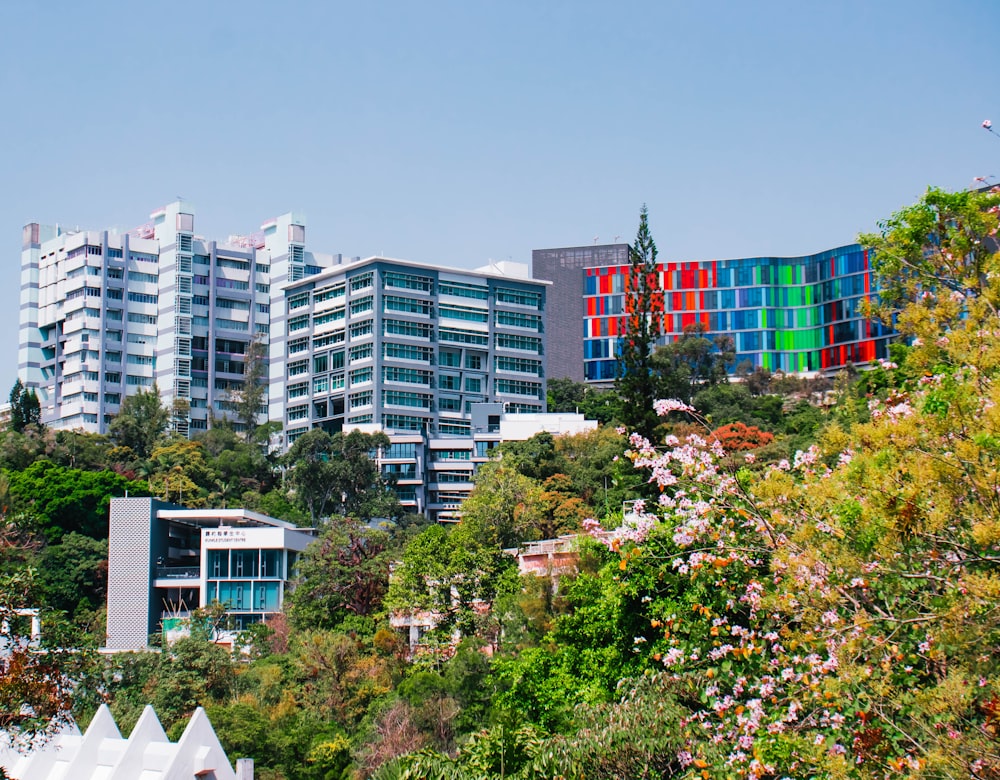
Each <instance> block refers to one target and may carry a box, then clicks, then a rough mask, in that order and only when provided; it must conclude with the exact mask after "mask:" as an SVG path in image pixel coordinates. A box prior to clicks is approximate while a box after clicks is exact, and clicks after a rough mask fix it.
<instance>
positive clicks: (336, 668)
mask: <svg viewBox="0 0 1000 780" xmlns="http://www.w3.org/2000/svg"><path fill="white" fill-rule="evenodd" d="M998 212H1000V195H997V194H995V193H988V194H976V193H973V194H968V193H958V194H948V193H941V192H938V191H931V192H929V193H928V195H927V196H926V197H925V198H924V199H923V200H922V201H921V202H920V203H919V204H917V205H915V206H913V207H911V208H909V209H905V210H903V211H902V212H900V213H899V214H897V215H895V216H894V217H893V218H891V219H890V220H887V221H886V222H885V224H884V225H883V229H882V232H881V233H879V234H878V235H872V236H866V237H864V240H865V241H866V243H868V244H869V245H870V246H872V247H873V249H874V250H875V254H874V257H875V258H876V260H875V262H876V271H877V272H878V273H880V274H881V275H882V277H883V280H884V281H883V284H884V285H885V289H886V290H887V292H886V294H885V295H884V296H883V298H882V300H881V301H879V302H874V303H873V304H872V306H873V311H874V312H875V313H876V314H880V315H882V316H891V317H893V318H894V322H896V323H897V325H898V327H899V329H900V331H901V333H902V336H903V338H902V340H901V341H900V343H898V344H895V345H893V347H892V359H891V360H888V361H883V362H882V363H881V364H880V365H877V366H872V367H870V370H868V371H865V372H854V371H845V372H843V373H842V374H841V375H840V376H839V377H837V378H836V379H835V380H833V381H829V380H822V379H819V380H803V379H797V378H794V377H781V376H771V375H768V374H766V372H760V371H757V372H753V373H748V372H742V375H741V379H742V380H743V381H741V382H739V383H730V382H728V381H727V379H726V377H725V376H724V375H723V374H722V373H720V371H719V368H720V366H721V365H722V363H723V362H724V361H725V360H727V359H728V358H727V357H726V345H725V344H709V343H707V342H706V340H705V339H704V338H702V337H701V335H700V334H699V333H697V332H692V333H690V334H687V338H686V339H684V340H682V342H678V345H677V346H676V347H675V348H673V349H666V350H665V351H664V350H660V351H658V352H656V353H654V354H650V356H649V358H650V365H651V366H656V365H659V369H656V370H652V369H651V371H652V373H651V376H653V377H655V378H656V379H657V382H659V383H660V384H658V385H656V387H659V388H660V389H661V390H662V389H670V390H671V391H672V394H673V396H674V398H673V399H672V400H669V401H660V402H658V403H657V404H656V413H657V416H656V417H655V419H654V420H652V422H651V424H650V426H649V427H650V430H651V434H650V435H651V436H652V437H653V438H652V439H650V438H649V437H644V436H642V435H631V436H628V437H626V436H625V434H624V432H622V431H616V430H615V429H614V428H613V427H611V425H605V426H602V427H601V428H599V429H598V430H596V431H594V432H592V433H587V434H580V435H577V436H564V437H552V436H549V435H546V434H542V435H539V436H536V437H534V438H533V439H531V440H529V441H525V442H510V443H506V444H504V445H502V446H501V447H500V448H499V450H498V452H497V456H498V457H497V459H496V460H495V461H493V462H491V463H489V464H487V465H486V466H485V467H483V468H481V469H480V471H479V473H478V476H477V478H476V487H475V490H474V492H473V495H472V496H471V497H470V499H469V500H468V502H467V503H466V504H465V505H464V507H463V519H462V522H460V523H458V524H456V525H452V526H444V525H434V526H429V527H428V526H425V525H422V524H421V523H420V522H419V521H417V519H416V518H405V519H404V518H398V519H399V522H398V523H385V524H382V525H379V526H378V527H377V528H373V527H372V526H371V525H369V524H367V523H366V522H365V521H368V520H370V519H371V518H373V517H386V518H395V517H396V516H397V515H398V509H397V508H395V507H394V505H393V502H392V499H391V493H390V489H391V485H386V484H385V483H383V482H381V481H380V479H379V477H378V474H377V472H376V471H375V470H374V469H373V466H372V464H371V462H370V460H369V459H368V453H369V452H370V450H372V449H373V448H375V447H378V446H384V442H383V441H380V440H377V439H372V438H358V437H360V434H358V435H357V437H354V434H350V435H348V436H341V435H338V436H329V435H327V434H325V433H323V432H314V433H312V434H306V435H305V436H303V437H301V438H300V439H299V440H298V441H297V442H296V447H293V448H292V451H291V452H290V453H289V455H288V456H286V459H285V460H283V461H282V462H280V463H279V462H277V461H275V460H274V459H272V458H270V457H269V456H267V455H266V454H265V453H264V452H263V451H262V450H261V449H260V448H259V447H258V446H257V445H255V444H253V443H248V442H247V441H246V440H245V439H244V438H243V437H240V436H237V435H236V434H235V432H234V431H233V430H232V429H231V428H229V427H228V426H227V425H226V424H225V423H220V424H218V425H217V426H216V427H215V428H213V429H212V430H210V431H208V432H206V433H205V434H203V435H201V436H200V437H198V438H197V439H196V440H193V441H186V440H176V439H171V438H170V437H168V436H164V435H163V433H162V431H161V433H160V434H159V435H158V436H156V437H153V439H152V440H151V442H150V444H149V446H148V452H147V453H146V455H144V456H142V457H140V456H139V455H138V451H136V450H135V449H134V448H132V447H131V446H130V447H129V449H128V451H125V450H124V448H122V447H120V446H119V447H114V446H112V444H111V442H110V441H108V440H107V439H104V438H103V437H88V436H85V435H82V434H73V435H66V434H59V435H53V434H52V433H51V432H48V431H44V430H43V429H41V428H39V427H38V426H37V425H34V424H29V425H27V426H25V427H24V428H23V430H19V431H18V430H10V431H8V432H7V433H6V434H4V437H5V438H4V442H5V444H9V446H5V447H4V448H3V449H2V451H0V458H2V461H0V465H2V467H3V471H2V472H0V503H2V506H3V511H4V516H3V527H2V535H0V578H3V579H2V580H0V597H2V598H0V609H3V608H7V609H8V611H9V608H10V606H11V605H12V604H14V602H15V601H16V602H18V603H22V602H23V603H29V602H30V603H37V604H39V605H40V606H42V607H43V609H44V610H45V611H46V621H47V626H48V627H49V630H50V631H51V632H52V636H53V640H51V641H54V642H62V643H63V644H67V643H70V642H72V643H75V644H76V646H79V647H81V648H86V647H87V645H88V643H89V644H90V645H94V644H96V643H97V642H99V641H100V640H99V637H101V634H102V630H103V629H102V627H101V625H100V623H101V616H100V613H101V608H102V599H103V591H102V588H103V580H102V576H103V572H102V568H101V565H102V562H103V560H104V556H105V555H106V547H105V545H106V539H105V536H104V528H105V526H104V525H103V522H104V521H103V517H102V512H105V511H106V509H105V507H106V502H107V500H108V498H109V497H110V496H111V495H118V494H120V493H119V491H121V492H123V491H124V490H125V489H128V490H129V491H130V494H131V492H132V491H133V490H134V491H136V492H137V493H138V492H141V491H142V490H143V489H144V483H143V482H142V481H140V480H138V479H133V478H138V477H142V478H143V479H144V480H147V481H148V486H149V490H150V491H151V492H152V493H154V494H156V495H170V496H171V497H172V498H181V497H182V498H183V501H184V502H185V503H189V504H190V505H207V504H211V505H218V504H221V503H228V504H230V505H233V504H235V503H237V502H238V503H242V504H244V505H247V506H250V507H252V508H257V509H261V510H262V511H271V510H273V513H274V514H276V515H278V516H281V517H285V518H288V519H295V520H299V521H304V520H307V519H312V520H314V521H315V522H316V523H317V524H318V525H320V527H321V533H320V536H319V538H318V539H317V541H316V542H315V543H314V545H313V546H312V547H311V548H310V549H309V550H308V551H307V552H306V554H305V555H303V557H302V560H301V565H300V570H299V576H300V580H299V583H298V589H297V590H296V591H295V593H294V594H292V595H291V597H290V598H289V600H288V602H287V605H288V607H287V615H282V616H279V618H277V619H275V620H273V621H270V622H269V624H268V625H265V626H255V627H254V628H253V629H251V630H249V631H247V632H245V634H244V636H243V640H242V644H243V645H244V646H245V653H243V654H240V655H239V656H238V657H233V656H231V655H229V654H228V653H227V652H226V651H224V650H222V649H221V648H220V647H217V646H215V645H213V644H211V643H210V642H209V641H208V633H209V632H208V631H207V630H206V629H205V625H207V623H206V624H204V625H202V624H196V625H195V627H194V635H193V636H192V637H191V638H189V639H184V640H181V641H179V642H177V643H175V644H174V645H172V646H171V647H170V648H166V649H165V650H164V651H163V652H162V653H159V654H136V655H128V656H116V657H113V658H110V659H109V658H104V657H98V656H96V655H93V654H90V653H86V652H84V653H80V654H73V655H72V659H69V658H60V657H57V656H52V657H51V658H46V659H44V660H45V662H46V664H47V665H39V664H38V663H36V664H35V665H34V666H32V664H31V663H30V661H31V657H30V656H26V655H22V656H20V663H22V667H19V668H17V669H13V670H10V669H4V673H3V674H2V675H0V705H2V703H3V702H8V704H6V705H3V706H0V712H6V713H8V721H9V720H10V716H9V713H11V712H21V710H20V709H19V708H17V707H15V706H14V705H12V704H9V702H13V701H15V700H23V699H26V698H29V694H31V693H32V692H33V693H34V694H35V697H36V698H35V700H36V701H37V702H38V707H39V711H40V712H45V713H50V712H54V711H58V710H59V709H60V708H65V707H66V706H67V704H68V703H69V702H68V701H67V699H66V691H67V690H68V689H67V688H65V687H60V685H62V683H63V682H64V681H66V680H68V679H70V677H72V678H73V679H75V680H78V681H80V682H78V684H77V686H76V688H75V689H74V691H75V695H74V700H73V705H74V707H75V709H76V713H77V715H78V716H80V717H81V718H82V719H83V720H84V721H85V720H86V718H87V716H88V714H89V713H90V712H92V711H93V710H94V709H95V708H96V706H97V703H98V702H99V701H101V700H108V701H109V702H110V703H111V706H112V709H113V711H114V712H115V714H116V717H118V718H119V722H120V724H121V725H122V727H123V730H127V729H128V728H129V727H130V725H131V723H132V722H134V720H135V719H136V718H137V717H138V715H139V713H140V711H141V707H142V706H143V705H144V704H146V703H152V704H153V705H154V706H155V707H156V709H157V712H158V713H159V715H160V717H161V718H162V719H163V721H164V722H165V724H166V725H167V727H168V730H169V731H171V732H172V735H173V736H176V735H177V730H178V729H179V728H181V727H182V725H183V723H184V719H185V717H186V716H187V715H188V714H189V713H190V712H191V710H192V709H193V708H194V707H195V706H197V705H198V704H202V705H205V706H207V707H208V708H209V715H210V717H211V719H212V721H213V723H214V724H215V726H216V729H217V731H218V733H219V735H220V738H221V739H222V742H223V744H224V746H225V747H226V749H227V750H228V751H229V754H230V756H231V757H233V758H235V757H237V756H242V755H251V756H253V757H254V758H255V760H256V766H257V774H258V776H259V777H261V778H262V779H263V780H299V779H300V778H301V779H302V780H311V779H312V778H353V777H358V778H361V777H377V778H382V780H390V779H392V778H500V777H505V778H512V777H519V778H557V777H561V778H584V777H587V778H589V777H602V778H603V777H607V778H623V779H624V778H637V777H639V778H641V777H645V778H702V780H705V779H709V780H711V779H713V778H718V779H719V780H731V779H733V780H734V779H735V778H776V779H777V778H785V777H788V778H800V777H802V778H824V779H825V778H830V780H832V779H833V778H859V779H861V778H863V779H865V780H868V779H871V780H874V779H875V778H878V779H879V780H885V778H895V777H899V778H914V780H916V778H921V779H922V780H923V779H925V778H926V779H929V778H959V777H962V778H965V777H972V778H977V779H978V780H987V779H992V778H997V777H1000V758H998V755H1000V629H998V626H1000V621H998V619H997V617H998V609H1000V607H998V605H1000V568H998V567H1000V500H998V488H997V485H998V484H1000V383H998V379H1000V342H998V341H997V338H996V335H997V334H998V333H1000V256H998V254H997V253H996V252H995V249H996V242H995V236H996V233H997V225H998ZM638 243H640V242H639V241H638V240H637V244H638ZM642 243H643V245H644V246H645V247H646V251H647V252H648V250H649V246H648V244H647V243H646V242H645V240H644V241H643V242H642ZM649 243H651V239H649ZM671 382H673V384H670V383H671ZM588 392H589V396H588ZM550 396H551V397H550V403H551V404H553V406H559V407H561V408H576V406H578V405H582V404H585V403H588V402H594V399H595V397H600V398H603V400H602V401H600V403H598V404H596V405H597V406H599V407H600V408H602V409H604V410H606V411H608V417H607V418H606V419H607V420H609V421H613V420H615V421H621V420H624V419H626V418H625V417H624V416H622V415H621V409H622V406H621V404H620V402H619V401H618V399H617V397H615V396H614V395H613V394H611V395H602V394H597V393H594V392H592V391H586V390H582V389H581V388H579V387H577V386H574V385H573V383H569V382H562V383H551V385H550ZM567 405H570V406H569V407H568V406H567ZM352 437H354V438H353V439H352ZM300 442H301V445H300V444H299V443H300ZM282 468H284V469H285V470H286V475H285V479H284V480H282V479H281V478H280V474H281V469H282ZM641 497H645V498H646V499H647V500H646V501H645V502H644V503H643V502H640V503H639V504H637V505H636V504H632V503H631V501H632V500H634V499H636V498H641ZM626 502H628V503H626ZM623 505H624V509H623ZM589 518H597V520H591V519H589ZM581 531H583V532H584V533H583V534H581V535H580V536H579V537H578V538H577V541H576V547H575V553H574V559H573V560H574V565H573V566H572V567H571V568H570V569H559V568H557V567H555V566H554V565H553V566H552V568H550V569H542V570H538V575H536V574H527V573H525V574H522V573H520V572H519V569H518V565H517V560H516V558H515V557H514V555H513V554H512V553H511V552H510V551H509V550H507V551H505V549H504V548H512V547H516V546H519V545H524V544H526V543H530V542H532V541H535V540H539V539H547V538H552V537H554V536H558V535H560V534H567V533H578V532H581ZM390 569H391V570H392V573H391V575H390ZM4 588H6V589H7V592H6V594H4V592H3V590H4ZM11 594H13V598H12V595H11ZM60 615H62V616H63V618H62V619H60V618H59V616H60ZM410 621H414V622H415V623H416V624H417V625H419V626H420V627H421V632H420V638H419V640H420V641H419V644H418V645H417V646H416V647H415V648H412V649H411V648H409V647H408V645H407V639H408V637H409V632H408V627H409V622H410ZM199 625H201V627H200V628H199ZM36 660H40V659H36ZM50 660H51V661H52V663H49V661H50ZM17 675H19V677H17ZM67 675H68V676H67ZM18 679H20V680H26V681H27V682H28V685H27V687H24V688H18V687H16V686H15V685H13V684H12V683H14V682H16V681H17V680H18ZM53 683H55V685H53ZM15 720H16V719H15ZM10 725H13V726H15V727H17V726H19V725H24V726H30V724H27V723H25V724H21V723H17V722H12V723H11V724H10Z"/></svg>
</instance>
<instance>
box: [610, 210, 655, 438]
mask: <svg viewBox="0 0 1000 780" xmlns="http://www.w3.org/2000/svg"><path fill="white" fill-rule="evenodd" d="M662 333H663V289H662V287H661V285H660V275H659V270H658V268H657V265H656V242H654V241H653V236H652V234H651V233H650V232H649V211H648V209H647V208H646V204H643V206H642V209H641V210H640V211H639V230H638V232H637V233H636V236H635V243H634V244H632V246H631V247H629V273H628V276H627V278H626V282H625V333H624V335H623V336H622V338H621V341H620V344H621V346H620V349H619V353H618V377H617V379H616V381H615V387H616V389H617V391H618V396H619V398H620V401H621V413H620V415H619V416H620V417H621V420H622V422H623V423H624V424H625V426H626V427H627V428H628V429H629V431H630V432H633V431H634V432H637V433H641V434H642V435H643V436H645V437H647V438H652V436H653V432H654V431H655V430H656V426H657V424H658V420H657V416H656V413H655V412H654V411H653V401H654V400H655V395H656V376H655V374H654V373H653V370H652V358H653V350H654V348H655V346H656V340H657V339H658V338H659V337H660V336H661V335H662Z"/></svg>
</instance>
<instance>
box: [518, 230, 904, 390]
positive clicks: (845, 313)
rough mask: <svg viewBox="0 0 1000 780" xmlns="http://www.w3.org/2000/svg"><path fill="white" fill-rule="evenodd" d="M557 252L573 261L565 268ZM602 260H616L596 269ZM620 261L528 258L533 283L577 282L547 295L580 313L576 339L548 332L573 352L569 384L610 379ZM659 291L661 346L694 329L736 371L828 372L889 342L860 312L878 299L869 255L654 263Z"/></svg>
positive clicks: (847, 250)
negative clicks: (715, 344)
mask: <svg viewBox="0 0 1000 780" xmlns="http://www.w3.org/2000/svg"><path fill="white" fill-rule="evenodd" d="M597 249H601V250H603V251H602V252H600V253H598V252H597V251H596V250H597ZM584 250H588V251H587V252H585V251H584ZM613 250H617V251H613ZM564 253H567V254H566V256H567V257H569V258H570V259H571V260H574V262H573V263H571V264H569V265H567V262H566V260H565V258H564V257H563V254H564ZM608 257H611V258H613V259H614V260H615V262H610V263H608V262H601V261H602V260H603V259H605V258H608ZM627 258H628V247H627V246H626V245H624V244H619V245H615V246H613V247H581V248H570V249H551V250H537V251H536V252H534V253H533V261H534V266H533V272H534V275H535V276H536V277H537V278H540V279H549V278H554V277H563V276H566V274H567V271H568V270H570V272H571V273H573V274H575V276H576V281H577V282H578V286H577V289H576V290H573V286H572V285H570V284H567V283H566V281H563V283H562V284H561V285H560V286H559V288H558V289H553V291H552V293H551V294H550V297H551V298H552V299H553V306H554V307H556V306H559V307H561V308H570V307H574V306H575V307H576V311H579V314H580V323H581V326H582V333H580V332H579V331H578V332H577V334H574V333H572V331H571V330H570V329H569V328H564V329H560V330H559V331H554V332H553V333H552V334H550V344H551V349H552V351H553V352H558V353H572V352H573V351H578V352H580V353H581V354H580V357H581V360H580V363H579V365H578V366H573V365H570V366H567V367H566V371H567V373H566V376H569V377H570V378H573V379H576V380H578V381H588V382H598V383H606V382H610V381H612V380H614V378H615V372H616V370H617V360H616V357H617V354H618V348H619V343H620V340H621V338H622V336H623V335H624V332H625V290H626V286H627V279H628V274H629V265H628V261H627ZM659 283H660V286H661V289H662V290H663V299H664V300H663V309H664V311H663V315H664V318H663V319H664V331H665V332H664V335H663V337H662V338H661V343H666V342H668V341H673V340H676V339H677V338H679V337H680V336H681V335H682V334H683V333H684V332H685V329H686V328H689V327H690V326H693V325H701V326H702V327H703V328H704V330H705V334H706V335H707V336H708V337H709V338H712V337H715V336H719V335H722V336H729V337H731V338H732V339H733V342H734V346H735V350H736V359H735V361H734V362H733V364H732V369H733V370H735V368H736V367H737V366H738V365H740V364H744V365H748V366H752V367H754V368H764V369H767V370H770V371H783V372H819V371H826V370H835V369H838V368H843V367H844V366H846V365H848V364H849V363H867V362H869V361H872V360H875V359H878V358H881V357H884V356H885V354H886V345H887V343H888V341H889V339H890V337H891V336H892V331H891V330H889V329H888V328H886V327H885V326H883V325H881V324H880V323H877V322H873V321H871V320H868V319H866V318H865V317H863V316H862V315H861V313H860V311H859V304H860V303H861V302H862V301H864V300H866V299H868V298H870V297H871V296H872V295H873V294H876V291H875V290H873V288H872V275H871V269H870V263H869V256H868V252H867V250H865V249H864V248H862V247H860V246H858V245H851V246H844V247H839V248H836V249H831V250H828V251H825V252H820V253H818V254H814V255H807V256H804V257H767V258H742V259H735V260H708V261H697V262H676V263H670V262H666V263H661V264H660V265H659ZM564 297H565V298H566V301H565V302H563V301H562V298H564ZM578 334H579V335H578ZM564 342H565V343H564ZM581 347H582V349H581ZM570 372H572V373H570ZM551 376H555V374H554V373H553V374H551Z"/></svg>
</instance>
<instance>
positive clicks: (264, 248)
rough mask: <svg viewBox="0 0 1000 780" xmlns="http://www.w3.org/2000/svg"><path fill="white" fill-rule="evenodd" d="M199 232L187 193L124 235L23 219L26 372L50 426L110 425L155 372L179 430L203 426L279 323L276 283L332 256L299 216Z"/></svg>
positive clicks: (225, 403) (221, 408) (224, 407)
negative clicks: (211, 235) (314, 241)
mask: <svg viewBox="0 0 1000 780" xmlns="http://www.w3.org/2000/svg"><path fill="white" fill-rule="evenodd" d="M194 230H195V227H194V209H193V208H192V207H191V205H190V204H188V203H185V202H184V201H176V202H174V203H170V204H169V205H167V206H164V207H163V208H161V209H158V210H156V211H154V212H153V213H152V214H151V215H150V221H149V222H148V223H146V224H144V225H142V226H141V227H139V228H136V229H135V230H131V231H129V232H127V233H119V232H115V231H79V230H77V231H69V230H66V229H65V228H61V227H59V226H47V225H40V224H37V223H31V224H29V225H27V226H26V227H25V228H24V233H23V240H22V252H21V312H20V334H19V335H20V351H19V354H18V376H19V377H20V379H21V381H22V382H23V383H24V385H25V386H26V387H28V388H33V389H34V390H35V391H36V392H37V393H38V397H39V400H40V401H41V407H42V421H43V422H44V423H45V424H46V425H48V426H50V427H52V428H55V429H83V430H86V431H90V432H95V433H103V432H105V431H106V430H107V425H108V423H109V421H110V420H111V418H112V417H113V416H114V415H115V414H116V413H117V411H118V409H119V405H120V404H121V401H122V399H123V398H124V397H125V396H126V395H129V394H132V393H135V392H137V391H138V390H139V389H149V388H151V387H152V386H153V384H154V383H155V384H156V385H157V387H158V388H159V391H160V396H161V398H162V399H163V402H164V403H165V404H166V405H167V406H168V408H172V409H175V414H174V418H173V421H172V426H173V428H174V430H176V431H177V432H178V433H181V434H183V435H188V434H189V433H191V432H192V431H197V430H201V429H205V428H207V427H208V421H209V417H210V416H211V415H214V416H215V417H223V416H225V415H226V414H227V412H229V411H230V406H231V403H232V397H233V393H234V392H235V391H238V390H239V389H240V388H241V387H242V385H243V372H244V360H245V355H246V351H247V348H248V345H249V344H250V341H251V339H253V338H255V337H256V338H259V339H260V341H261V342H262V344H263V345H265V346H266V345H267V344H268V343H269V341H270V335H271V334H270V329H271V327H272V325H271V323H272V321H274V319H275V318H277V322H279V323H282V325H279V328H280V327H283V319H284V316H283V315H284V305H285V304H284V300H285V299H284V295H283V294H282V293H281V292H280V290H279V286H280V285H282V284H283V283H284V282H288V281H296V280H299V279H302V278H303V277H305V276H307V275H310V274H313V273H316V272H318V271H320V270H322V268H324V267H326V266H329V265H331V264H332V263H333V262H334V258H333V257H331V256H317V255H314V254H313V253H311V252H307V251H306V249H305V223H304V221H303V220H302V219H301V218H298V217H296V216H294V215H292V214H286V215H284V216H281V217H278V218H276V219H273V220H270V221H268V222H265V223H264V224H263V225H262V226H261V230H260V232H258V233H254V234H252V235H250V236H231V237H230V238H229V239H228V240H226V241H211V240H207V239H205V238H202V237H200V236H197V235H195V232H194ZM174 401H182V402H186V403H180V404H174ZM267 403H268V401H267V397H266V396H265V399H264V401H263V403H262V405H261V416H260V421H262V422H263V421H264V420H266V419H267Z"/></svg>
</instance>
